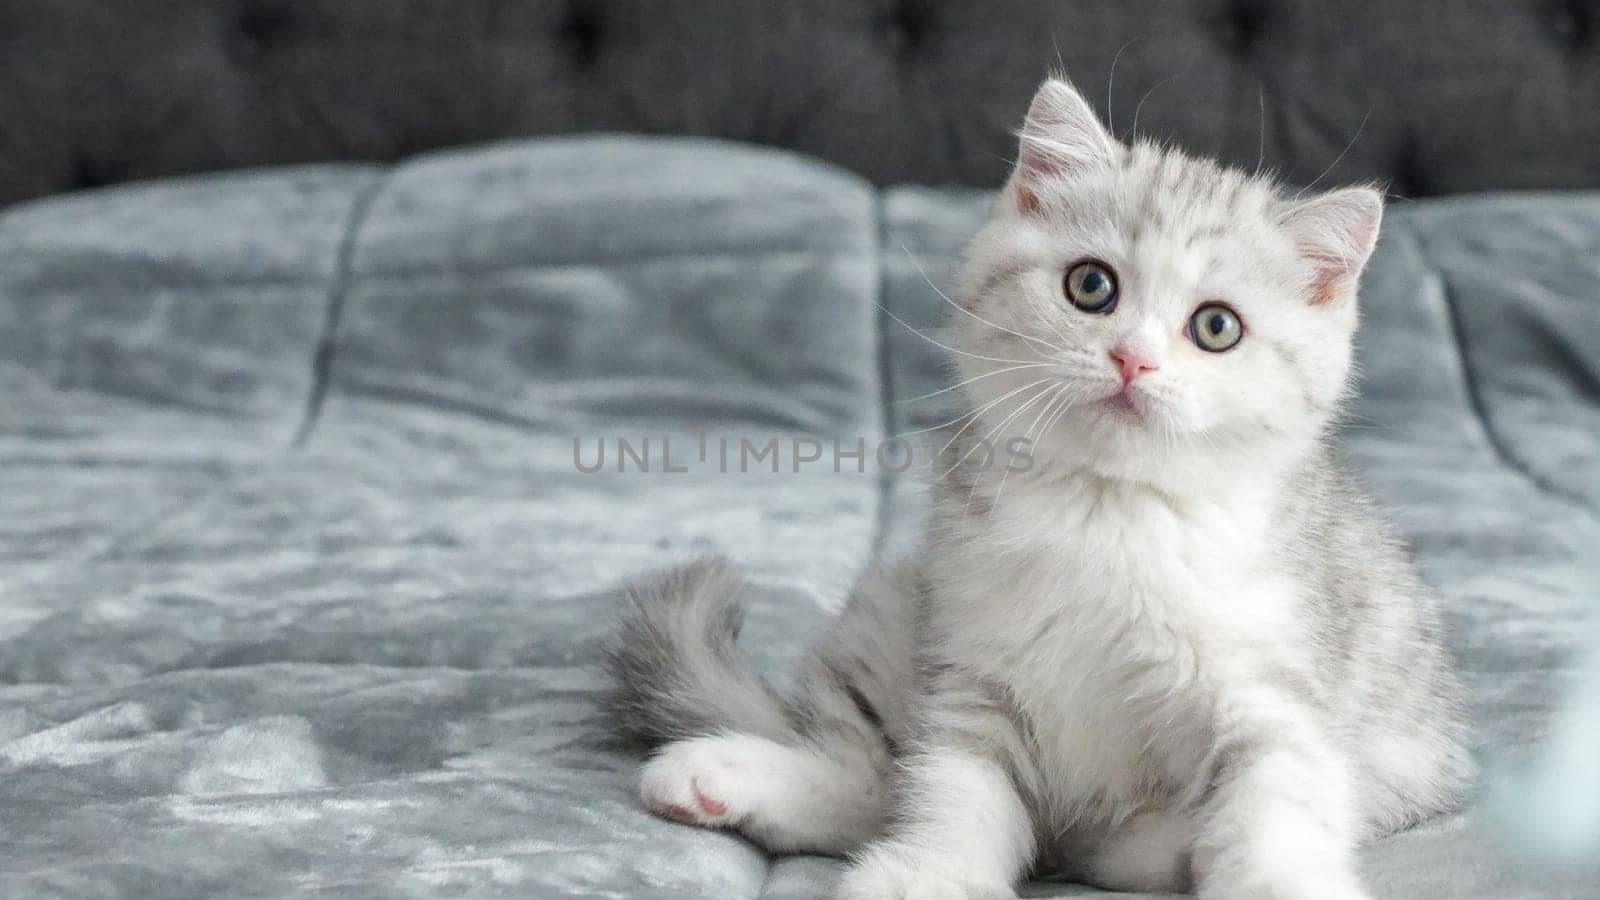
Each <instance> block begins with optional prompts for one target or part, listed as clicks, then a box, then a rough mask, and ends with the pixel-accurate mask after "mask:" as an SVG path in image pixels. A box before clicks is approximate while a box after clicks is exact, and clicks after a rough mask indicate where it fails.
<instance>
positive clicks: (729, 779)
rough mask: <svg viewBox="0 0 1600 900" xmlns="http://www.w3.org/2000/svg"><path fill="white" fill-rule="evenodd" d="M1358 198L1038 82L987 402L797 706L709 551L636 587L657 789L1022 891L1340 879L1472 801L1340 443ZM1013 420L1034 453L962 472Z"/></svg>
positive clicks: (1261, 886)
mask: <svg viewBox="0 0 1600 900" xmlns="http://www.w3.org/2000/svg"><path fill="white" fill-rule="evenodd" d="M1381 215H1382V198H1381V196H1380V195H1379V194H1378V193H1377V192H1376V191H1373V190H1370V189H1368V188H1348V189H1343V190H1336V191H1332V192H1330V193H1325V194H1321V195H1317V196H1313V197H1309V198H1305V199H1300V198H1293V197H1286V196H1284V195H1283V194H1281V193H1280V192H1279V191H1278V190H1277V189H1276V188H1275V186H1274V185H1273V184H1271V183H1269V182H1268V181H1266V180H1264V179H1262V178H1258V177H1252V176H1250V175H1248V174H1244V173H1241V172H1237V171H1233V170H1228V169H1223V168H1221V167H1219V166H1217V165H1215V164H1213V163H1211V162H1208V161H1204V160H1196V159H1192V158H1189V157H1186V156H1184V155H1182V154H1181V153H1179V152H1177V151H1174V150H1170V149H1164V148H1160V147H1156V146H1153V145H1150V144H1146V143H1140V144H1137V145H1135V146H1132V147H1128V146H1124V145H1122V144H1120V143H1119V142H1118V141H1117V140H1116V139H1115V138H1114V137H1113V136H1112V135H1111V134H1109V133H1107V131H1106V130H1105V129H1104V128H1103V127H1102V126H1101V125H1100V123H1099V122H1098V121H1097V120H1096V119H1095V116H1094V114H1093V111H1092V110H1091V109H1090V108H1089V106H1088V104H1086V103H1085V102H1084V100H1083V99H1082V98H1081V97H1080V96H1079V95H1078V94H1077V93H1076V92H1075V91H1074V90H1073V89H1072V88H1071V87H1070V86H1069V85H1067V84H1066V83H1064V82H1061V81H1056V80H1051V81H1047V82H1045V84H1044V85H1043V86H1042V87H1041V88H1040V89H1039V92H1038V94H1037V95H1036V96H1035V97H1034V100H1033V104H1032V107H1031V108H1030V109H1029V111H1028V117H1027V122H1026V125H1025V126H1024V128H1023V131H1022V134H1021V149H1020V161H1019V162H1018V164H1017V168H1016V171H1015V173H1014V174H1013V176H1012V178H1011V180H1010V182H1009V183H1008V184H1007V186H1006V188H1005V190H1004V191H1003V192H1002V194H1001V195H1000V197H999V200H998V201H997V203H996V205H995V209H994V212H993V214H992V216H991V218H990V219H989V221H988V223H987V224H986V225H985V226H984V228H983V230H982V231H981V232H979V234H978V235H977V237H976V238H975V239H974V240H973V242H972V245H971V249H970V253H969V256H968V260H967V265H966V270H965V277H964V279H963V283H962V288H961V292H960V295H959V301H960V303H961V305H962V308H963V310H964V311H965V312H966V313H967V314H966V315H963V316H959V317H958V320H957V321H956V322H955V323H954V325H955V326H956V327H955V329H954V334H955V337H954V338H953V340H954V347H955V348H956V349H957V350H958V352H959V353H960V358H959V360H958V361H959V363H960V366H961V370H962V376H963V377H964V378H965V379H967V381H966V386H965V388H964V390H965V391H966V395H967V397H968V399H969V400H970V402H971V409H972V413H971V415H970V417H969V418H968V419H967V420H966V427H965V428H964V429H963V430H962V431H961V432H960V434H959V436H958V437H957V438H956V440H955V441H954V442H953V443H952V444H951V446H950V447H949V448H948V450H947V451H946V458H945V459H944V460H943V463H944V465H943V466H942V467H941V471H945V470H948V471H950V472H951V474H950V476H949V477H947V478H944V479H942V480H940V481H939V482H938V483H937V484H936V487H935V492H936V496H935V503H934V511H933V513H932V517H931V519H932V520H931V522H930V525H929V529H928V532H927V534H926V537H925V540H924V541H923V543H922V546H921V549H920V551H919V552H918V553H917V554H916V555H915V556H914V557H913V558H911V559H909V560H907V561H904V562H902V563H900V564H899V565H897V566H884V567H881V568H880V569H879V570H877V571H875V572H874V573H873V574H871V575H869V576H868V577H867V578H866V579H865V581H864V583H862V584H861V585H860V586H858V587H857V589H856V590H855V592H854V593H853V595H852V597H851V600H850V602H849V604H848V606H847V608H846V609H845V611H844V613H843V614H842V615H841V617H840V620H839V622H838V623H837V625H836V626H835V627H834V628H833V630H832V631H831V633H830V634H829V636H828V639H827V640H826V641H825V642H824V643H823V644H822V645H821V647H820V648H819V650H818V652H817V654H816V655H815V658H814V661H813V664H812V665H811V667H810V669H809V670H808V673H807V676H806V677H805V679H804V681H803V682H802V688H801V690H800V692H799V694H798V696H796V697H793V698H787V699H786V698H780V697H778V696H777V695H775V694H774V693H773V692H772V691H770V690H769V689H768V688H767V686H766V685H765V684H763V683H762V682H761V681H760V679H758V678H756V677H755V676H753V675H752V674H751V673H750V672H749V670H748V669H747V668H746V667H745V666H744V665H743V664H742V662H741V661H740V659H739V657H738V653H737V651H736V649H735V646H734V643H735V635H736V632H737V628H738V623H739V607H738V604H737V599H736V598H737V595H738V593H739V587H738V584H737V581H736V579H735V577H734V576H733V575H732V574H731V573H730V572H729V570H728V568H727V566H726V565H725V564H724V563H723V562H721V561H719V560H708V561H704V562H701V563H698V564H696V565H693V566H690V567H688V568H686V569H683V570H680V571H677V572H674V573H670V574H668V575H666V576H663V577H662V578H660V579H658V580H657V581H656V582H655V583H652V584H649V585H643V586H641V587H639V588H638V589H636V590H635V591H633V592H632V594H631V597H632V603H631V605H630V610H629V615H628V616H627V617H626V619H625V621H624V626H623V630H622V634H621V639H620V641H619V643H618V645H617V648H616V651H615V656H614V663H615V670H616V674H617V677H618V682H619V691H618V697H617V711H618V713H619V715H620V717H621V718H620V722H621V725H622V727H623V728H624V729H625V730H627V731H628V732H629V733H631V734H633V735H635V736H638V737H642V738H644V739H646V740H648V741H650V742H652V743H654V744H657V745H660V749H659V750H658V751H657V752H656V753H655V755H654V756H653V757H652V758H651V761H650V762H649V764H648V765H647V766H646V767H645V770H644V784H643V794H644V800H645V803H646V804H647V805H648V806H649V807H650V808H651V809H653V810H656V811H658V812H661V813H663V814H665V815H668V816H671V817H673V818H676V819H680V820H682V821H685V822H691V823H695V824H700V825H708V826H727V827H731V828H736V829H738V830H739V831H741V832H743V833H744V834H746V835H748V836H749V837H750V838H752V839H754V840H755V841H757V842H758V843H760V844H762V845H764V846H766V847H768V848H770V849H772V850H775V851H816V852H825V853H851V854H852V856H853V862H852V864H851V866H850V868H849V870H848V871H847V873H846V874H845V876H844V881H843V883H842V886H841V888H840V893H841V896H842V897H844V898H850V900H891V898H893V900H900V898H905V900H944V898H951V900H954V898H994V897H1010V896H1012V888H1013V885H1015V884H1016V883H1017V882H1018V881H1019V880H1020V879H1021V878H1023V877H1024V875H1025V874H1026V873H1028V872H1029V871H1032V870H1036V869H1043V868H1049V869H1052V870H1056V871H1065V872H1067V873H1068V874H1071V875H1073V876H1075V877H1077V878H1080V879H1082V880H1085V881H1088V882H1091V883H1094V884H1099V885H1102V886H1106V887H1111V888H1120V889H1132V890H1147V891H1161V890H1176V891H1185V890H1194V891H1196V892H1197V893H1199V895H1200V896H1201V897H1204V898H1219V900H1268V898H1272V900H1312V898H1318V900H1357V898H1361V897H1365V896H1367V895H1366V894H1365V892H1364V890H1363V888H1362V886H1361V884H1360V883H1359V879H1358V877H1357V874H1356V867H1355V864H1354V862H1355V861H1354V850H1355V848H1356V846H1357V845H1358V843H1359V842H1360V841H1362V840H1363V839H1366V838H1370V837H1373V836H1376V835H1381V834H1384V833H1387V832H1390V831H1393V830H1394V829H1397V828H1402V827H1405V826H1406V825H1409V824H1411V823H1414V822H1416V821H1418V820H1419V819H1422V818H1424V817H1426V816H1429V815H1431V814H1433V813H1436V812H1438V811H1440V810H1442V809H1445V808H1446V807H1448V806H1449V805H1451V804H1452V802H1454V800H1455V799H1456V798H1457V797H1458V795H1459V794H1460V793H1461V791H1462V790H1463V789H1464V787H1465V785H1466V783H1467V781H1468V779H1469V773H1470V762H1469V758H1468V755H1467V753H1466V751H1465V749H1464V747H1463V742H1462V734H1463V724H1462V722H1463V720H1462V714H1461V704H1460V700H1459V696H1458V695H1459V688H1458V687H1457V683H1456V680H1455V678H1454V676H1453V674H1452V672H1451V669H1450V664H1449V660H1448V657H1447V656H1446V654H1445V652H1444V651H1443V649H1442V648H1441V645H1440V641H1439V636H1438V630H1439V626H1438V615H1437V612H1436V608H1435V602H1434V599H1433V597H1432V596H1431V595H1430V594H1429V592H1428V591H1427V590H1426V589H1425V588H1424V586H1423V585H1422V584H1421V583H1420V582H1419V581H1418V579H1417V577H1416V576H1415V574H1414V573H1413V571H1412V568H1411V566H1410V565H1409V564H1408V562H1407V561H1406V559H1405V556H1404V552H1403V550H1402V548H1401V547H1400V546H1399V545H1398V544H1397V543H1396V542H1395V540H1394V539H1393V538H1392V537H1391V536H1390V535H1389V533H1388V531H1387V530H1386V529H1385V527H1384V526H1383V525H1382V523H1381V522H1380V521H1379V519H1378V518H1377V517H1376V516H1375V514H1374V513H1373V511H1372V509H1371V507H1370V505H1369V503H1368V501H1367V500H1366V499H1365V498H1364V497H1363V496H1362V494H1361V493H1360V492H1359V490H1357V489H1356V488H1355V487H1354V486H1352V484H1351V483H1350V482H1349V481H1348V480H1347V479H1346V478H1345V477H1344V476H1343V475H1341V474H1340V472H1339V470H1338V468H1337V467H1336V465H1335V464H1334V462H1333V461H1332V460H1331V459H1330V457H1329V453H1328V450H1327V444H1328V441H1329V431H1330V428H1331V425H1332V422H1333V421H1334V418H1335V416H1336V413H1337V410H1338V407H1339V404H1340V402H1341V401H1342V400H1343V399H1344V397H1345V395H1346V392H1347V386H1348V383H1349V372H1350V356H1351V338H1352V334H1353V332H1354V329H1355V326H1356V282H1357V279H1358V277H1359V275H1360V273H1361V270H1362V268H1363V266H1364V265H1365V264H1366V261H1367V257H1368V255H1369V254H1370V253H1371V251H1372V248H1373V244H1374V242H1375V241H1376V239H1377V234H1378V224H1379V219H1380V217H1381ZM1015 437H1026V438H1028V439H1030V440H1032V441H1033V447H1032V456H1033V458H1034V460H1035V464H1034V466H1033V468H1032V469H1031V470H1029V471H1027V472H1022V473H1019V472H1010V473H1007V470H1006V468H1005V467H1004V466H999V467H993V468H985V469H979V468H977V467H972V466H967V465H962V464H960V463H961V460H962V458H963V457H964V455H966V454H967V452H968V450H970V449H973V448H974V447H975V446H976V445H977V441H978V440H979V439H987V442H988V445H990V446H1004V445H1005V444H1006V443H1007V441H1008V440H1010V439H1012V438H1015Z"/></svg>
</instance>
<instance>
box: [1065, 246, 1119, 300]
mask: <svg viewBox="0 0 1600 900" xmlns="http://www.w3.org/2000/svg"><path fill="white" fill-rule="evenodd" d="M1066 290H1067V299H1068V300H1071V301H1072V305H1073V306H1076V307H1077V308H1079V309H1081V310H1083V311H1084V312H1092V313H1108V312H1111V310H1112V308H1113V307H1115V306H1116V305H1117V276H1116V273H1114V272H1112V271H1111V268H1110V267H1109V266H1106V265H1104V264H1102V263H1097V262H1095V261H1093V260H1087V259H1086V260H1084V261H1083V262H1081V263H1078V264H1077V265H1075V266H1073V267H1072V268H1070V269H1068V270H1067V278H1066Z"/></svg>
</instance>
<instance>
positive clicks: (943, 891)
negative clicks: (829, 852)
mask: <svg viewBox="0 0 1600 900" xmlns="http://www.w3.org/2000/svg"><path fill="white" fill-rule="evenodd" d="M960 862H961V861H960V860H959V859H951V858H949V857H947V856H937V855H934V854H931V853H929V852H927V851H923V850H914V849H911V848H906V847H897V846H894V845H889V844H879V845H877V846H875V847H872V848H871V849H869V850H868V851H867V852H866V854H865V855H863V856H862V857H861V859H860V860H858V861H857V862H856V863H855V864H854V865H852V866H850V868H849V869H847V870H846V871H845V874H844V879H843V880H842V881H841V882H840V883H839V891H838V893H837V894H836V895H835V896H836V898H837V900H1016V897H1017V895H1016V892H1015V891H1013V890H1012V889H1011V886H1010V885H1008V884H1006V883H1005V882H1003V881H992V880H983V879H978V878H974V877H973V875H972V874H971V873H970V872H968V871H966V870H964V869H963V868H962V867H961V865H960Z"/></svg>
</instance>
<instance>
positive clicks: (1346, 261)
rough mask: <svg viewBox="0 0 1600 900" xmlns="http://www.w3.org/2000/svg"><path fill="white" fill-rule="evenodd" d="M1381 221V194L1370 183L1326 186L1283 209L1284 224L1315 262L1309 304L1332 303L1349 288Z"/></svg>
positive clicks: (1370, 249) (1376, 241)
mask: <svg viewBox="0 0 1600 900" xmlns="http://www.w3.org/2000/svg"><path fill="white" fill-rule="evenodd" d="M1382 221H1383V194H1381V193H1379V192H1378V191H1376V190H1374V189H1373V188H1369V187H1353V188H1343V189H1341V190H1337V191H1329V192H1328V193H1326V194H1319V195H1317V196H1315V197H1312V198H1311V199H1309V200H1301V201H1298V202H1295V203H1292V204H1290V205H1289V206H1288V208H1287V209H1285V210H1284V212H1283V218H1282V222H1283V227H1284V229H1285V230H1287V231H1288V232H1289V236H1290V237H1291V238H1293V239H1294V243H1295V246H1296V247H1298V248H1299V249H1300V253H1301V254H1302V255H1303V256H1304V257H1305V258H1306V259H1308V260H1310V261H1311V263H1312V264H1313V265H1314V266H1316V274H1315V276H1314V277H1313V283H1312V285H1311V293H1310V296H1311V302H1312V303H1332V302H1334V301H1336V300H1338V299H1340V298H1342V297H1345V296H1348V295H1349V294H1351V293H1352V292H1353V291H1354V289H1355V285H1356V279H1357V278H1359V277H1360V276H1361V270H1362V269H1363V268H1365V267H1366V265H1367V259H1368V258H1369V257H1371V256H1372V248H1373V247H1375V246H1376V245H1377V243H1378V225H1379V224H1380V223H1381V222H1382Z"/></svg>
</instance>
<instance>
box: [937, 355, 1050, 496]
mask: <svg viewBox="0 0 1600 900" xmlns="http://www.w3.org/2000/svg"><path fill="white" fill-rule="evenodd" d="M1050 392H1051V388H1048V387H1047V388H1044V389H1043V390H1040V391H1037V392H1035V393H1034V395H1033V396H1031V397H1029V398H1028V400H1027V402H1026V403H1023V404H1021V405H1020V406H1018V407H1017V408H1016V409H1014V410H1012V411H1011V415H1009V416H1006V417H1005V418H1004V419H1001V420H1000V424H999V425H996V426H995V427H994V428H991V429H990V430H989V433H988V434H985V435H984V436H983V437H982V438H981V439H979V441H978V443H979V444H984V443H987V442H989V441H990V440H991V439H993V438H994V437H995V436H996V435H998V434H999V433H1000V432H1001V431H1004V430H1005V427H1006V426H1007V425H1010V424H1011V423H1012V421H1013V420H1015V419H1016V418H1017V416H1020V415H1022V413H1023V411H1024V410H1026V409H1027V408H1028V407H1030V406H1032V405H1033V404H1035V403H1037V402H1039V398H1041V397H1045V396H1048V395H1049V394H1050ZM967 453H968V454H971V453H972V451H971V450H968V451H967ZM962 459H963V460H964V459H966V456H963V457H962ZM958 462H959V461H958ZM977 491H978V479H976V478H974V479H973V480H972V487H970V488H968V489H967V507H966V510H965V511H964V512H963V513H962V517H963V518H965V517H966V516H967V515H968V514H970V513H971V512H972V498H973V496H974V495H976V493H977Z"/></svg>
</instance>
